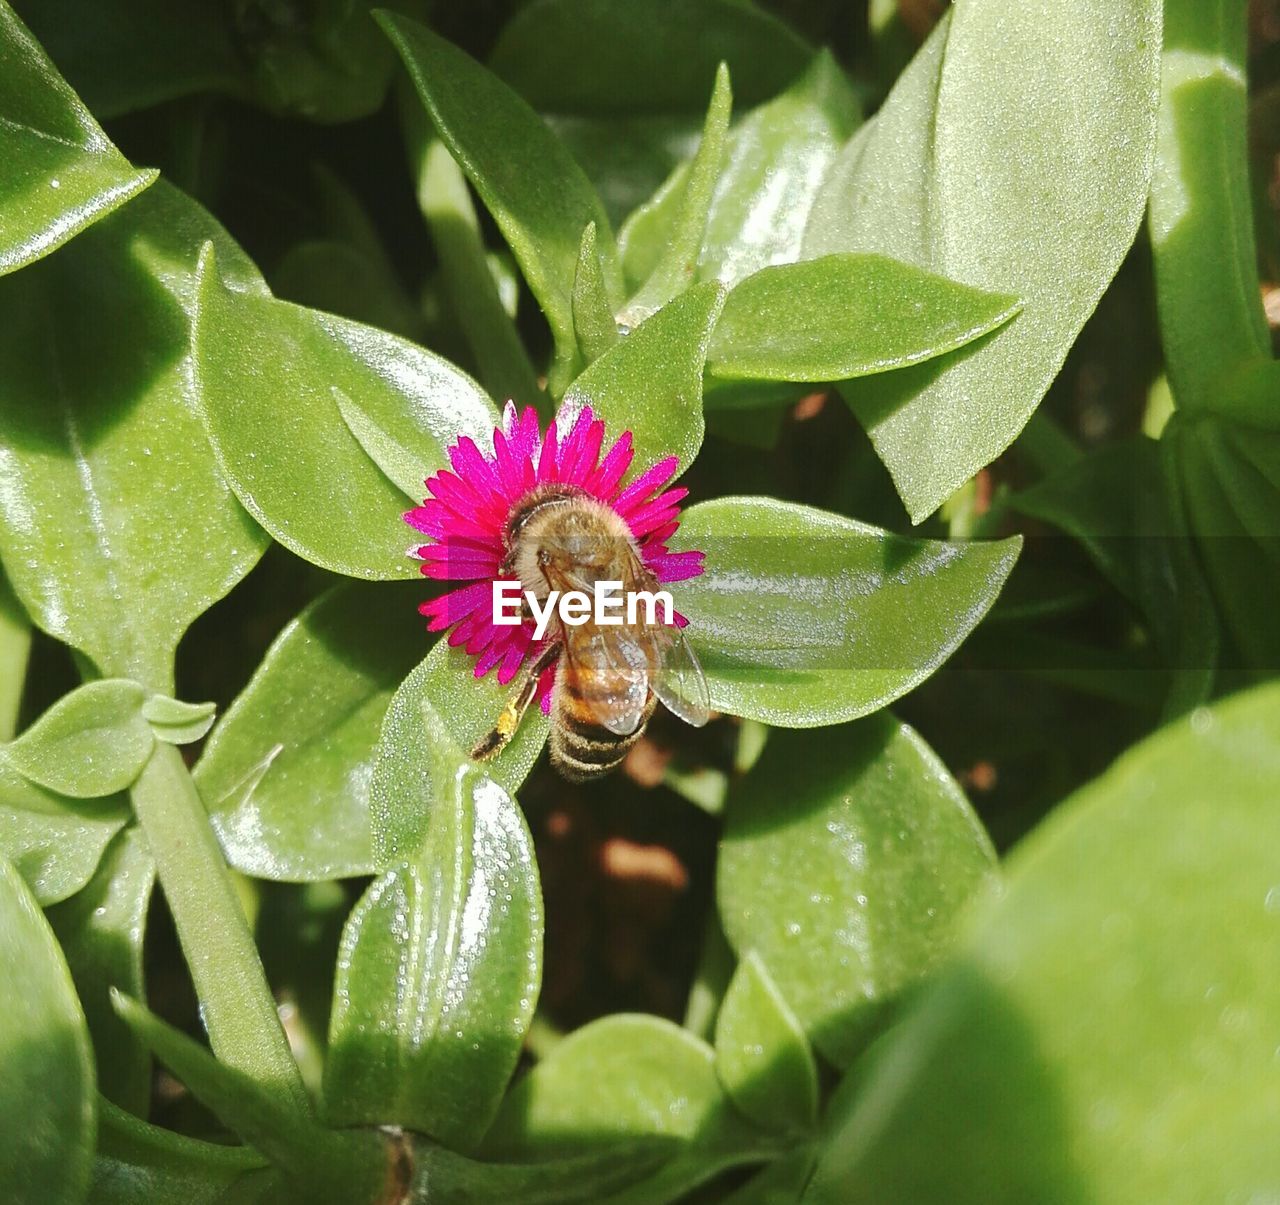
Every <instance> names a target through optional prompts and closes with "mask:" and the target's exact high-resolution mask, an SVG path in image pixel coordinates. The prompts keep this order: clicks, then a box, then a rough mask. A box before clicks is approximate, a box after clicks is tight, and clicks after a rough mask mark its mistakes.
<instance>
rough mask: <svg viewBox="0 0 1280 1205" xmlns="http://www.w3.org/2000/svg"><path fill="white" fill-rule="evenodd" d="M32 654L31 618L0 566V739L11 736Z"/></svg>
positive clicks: (20, 706)
mask: <svg viewBox="0 0 1280 1205" xmlns="http://www.w3.org/2000/svg"><path fill="white" fill-rule="evenodd" d="M30 657H31V620H30V619H28V618H27V613H26V612H25V611H24V610H23V609H22V604H21V603H20V602H18V600H17V599H16V598H15V597H14V595H13V590H12V588H11V587H10V586H9V579H8V578H6V577H5V575H4V567H3V566H0V741H9V740H12V739H13V734H14V732H15V731H16V730H17V727H18V712H19V711H20V710H21V708H22V694H23V690H24V689H25V687H26V681H27V665H28V663H29V661H30Z"/></svg>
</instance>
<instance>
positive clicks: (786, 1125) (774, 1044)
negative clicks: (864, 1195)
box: [716, 950, 818, 1133]
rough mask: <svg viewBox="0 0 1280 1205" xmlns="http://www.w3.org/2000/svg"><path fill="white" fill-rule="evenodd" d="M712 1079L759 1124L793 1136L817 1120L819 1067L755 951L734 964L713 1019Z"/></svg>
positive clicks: (800, 1029)
mask: <svg viewBox="0 0 1280 1205" xmlns="http://www.w3.org/2000/svg"><path fill="white" fill-rule="evenodd" d="M716 1074H717V1075H718V1076H719V1077H720V1082H721V1083H722V1084H723V1085H724V1089H725V1091H726V1092H727V1093H728V1094H729V1097H730V1099H731V1100H732V1101H733V1103H734V1104H735V1105H737V1106H738V1108H739V1109H741V1110H742V1111H743V1113H745V1114H746V1115H747V1116H748V1117H750V1118H751V1119H752V1120H753V1121H754V1122H755V1123H756V1124H757V1125H760V1126H763V1127H764V1128H765V1129H766V1130H773V1131H780V1132H782V1133H791V1132H794V1131H796V1130H801V1131H803V1130H808V1129H811V1128H812V1127H813V1126H814V1124H815V1123H816V1122H817V1120H818V1068H817V1064H816V1063H815V1062H814V1061H813V1052H812V1051H811V1050H810V1049H809V1041H808V1039H807V1038H806V1037H805V1032H804V1029H803V1028H802V1026H801V1025H800V1022H799V1021H798V1020H796V1016H795V1014H794V1013H793V1012H792V1011H791V1008H790V1007H789V1006H788V1004H787V1002H786V1000H785V999H783V996H782V993H781V992H780V991H779V990H778V985H777V984H776V983H775V982H774V981H773V977H772V976H771V975H770V974H769V970H768V968H767V967H766V966H765V964H764V962H763V961H762V960H761V958H760V956H759V955H758V954H757V953H756V952H755V951H754V950H753V951H750V952H749V953H748V954H747V955H746V957H745V958H743V960H742V961H741V962H740V963H739V964H738V969H737V971H736V973H735V974H734V976H733V979H732V980H730V982H729V990H728V992H727V993H726V994H725V998H724V1003H723V1004H722V1005H721V1006H720V1015H719V1017H718V1018H717V1020H716Z"/></svg>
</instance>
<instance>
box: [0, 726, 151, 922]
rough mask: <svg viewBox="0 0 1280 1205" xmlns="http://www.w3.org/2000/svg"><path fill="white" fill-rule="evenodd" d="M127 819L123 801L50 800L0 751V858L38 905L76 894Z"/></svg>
mask: <svg viewBox="0 0 1280 1205" xmlns="http://www.w3.org/2000/svg"><path fill="white" fill-rule="evenodd" d="M128 819H129V806H128V803H127V802H126V801H125V800H124V799H123V798H121V797H119V796H117V797H116V798H114V799H110V800H105V799H95V800H93V801H92V802H91V803H86V802H82V801H81V800H78V799H66V798H64V797H63V796H61V795H55V794H54V793H53V792H52V791H46V790H44V788H43V787H38V786H36V785H35V783H33V782H30V781H28V780H27V779H26V778H24V777H23V776H22V775H21V774H19V773H18V772H17V770H15V769H14V768H13V766H12V765H10V763H9V758H8V756H7V754H6V753H5V751H4V750H3V749H0V857H4V858H7V859H8V860H9V861H10V862H12V863H13V865H14V867H15V868H16V869H17V871H18V873H19V874H21V875H22V877H23V878H24V879H25V880H26V882H27V886H28V887H29V888H30V889H31V891H32V893H33V894H34V895H35V897H36V899H37V900H39V901H40V903H41V904H42V905H46V906H47V905H49V904H56V903H57V902H58V901H59V900H64V899H66V898H67V896H69V895H72V894H74V893H75V892H77V891H79V890H80V889H81V888H82V887H83V886H84V885H85V884H86V883H87V882H88V881H89V880H90V878H92V876H93V872H94V870H95V869H97V866H98V862H99V861H100V860H101V858H102V852H103V850H105V849H106V847H107V844H108V842H110V840H111V838H112V837H114V836H115V835H116V833H118V832H119V831H120V829H122V828H123V827H124V825H125V823H126V821H127V820H128Z"/></svg>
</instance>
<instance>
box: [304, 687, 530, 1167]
mask: <svg viewBox="0 0 1280 1205" xmlns="http://www.w3.org/2000/svg"><path fill="white" fill-rule="evenodd" d="M421 715H422V723H423V735H424V737H425V743H426V745H427V748H426V750H425V751H424V757H425V760H427V761H428V762H429V764H430V770H431V773H432V776H433V782H434V787H435V799H434V801H433V803H432V807H431V814H430V816H429V817H428V818H427V819H428V827H427V833H426V840H425V841H424V843H423V844H422V846H421V849H420V852H419V853H418V855H417V856H416V857H414V858H412V859H411V860H409V861H407V862H405V863H402V864H401V865H399V866H397V867H395V868H394V869H391V870H388V871H386V872H384V873H383V874H382V875H381V876H380V877H379V878H378V879H376V880H375V881H374V883H373V885H372V886H371V887H370V888H369V890H368V891H367V892H366V894H365V896H364V898H363V899H362V900H361V901H360V903H359V904H357V905H356V908H355V910H354V911H353V912H352V914H351V918H350V920H349V921H348V923H347V927H346V930H345V932H344V933H343V938H342V947H341V950H340V951H339V954H338V977H337V982H336V984H335V987H334V1005H333V1018H332V1022H331V1025H330V1033H329V1055H328V1059H327V1061H326V1063H325V1078H324V1097H325V1113H326V1117H327V1119H328V1120H329V1121H330V1122H331V1123H332V1124H335V1125H341V1126H352V1125H378V1124H395V1125H402V1126H405V1127H407V1128H408V1129H411V1130H416V1131H418V1132H420V1133H424V1134H429V1135H430V1136H431V1137H432V1138H435V1139H438V1140H439V1141H441V1142H443V1143H445V1144H446V1145H447V1146H449V1147H450V1148H451V1149H454V1150H467V1149H471V1148H474V1147H475V1146H477V1145H478V1144H479V1142H480V1139H481V1138H482V1137H483V1135H484V1132H485V1130H486V1129H487V1128H488V1125H489V1123H490V1121H491V1120H492V1119H493V1116H494V1113H495V1112H496V1111H497V1108H498V1104H499V1102H500V1101H501V1100H502V1095H503V1092H504V1091H505V1090H506V1086H507V1081H508V1080H509V1079H510V1078H511V1073H512V1071H513V1070H514V1069H515V1065H516V1060H517V1059H518V1058H519V1057H520V1049H521V1047H522V1045H523V1044H524V1034H525V1030H526V1029H527V1028H528V1026H529V1021H530V1019H531V1018H532V1016H533V1010H534V1005H535V1003H536V1002H537V998H538V988H539V985H540V983H541V974H542V895H541V890H540V888H539V885H538V872H537V865H536V863H535V861H534V857H533V842H532V839H531V838H530V836H529V830H528V827H527V826H526V824H525V821H524V816H523V815H522V814H521V812H520V810H519V808H517V807H516V805H515V802H514V800H512V798H511V796H510V795H508V794H507V792H506V791H504V790H503V789H502V788H501V787H500V786H499V785H498V784H497V783H496V782H494V781H493V779H491V778H489V777H488V775H486V774H485V773H484V772H483V771H482V770H480V769H479V768H477V767H476V766H475V765H474V764H472V763H469V762H468V761H467V760H466V759H465V757H464V756H463V754H462V753H461V751H459V750H458V748H457V747H456V746H454V745H453V744H452V742H451V741H450V739H449V735H448V732H447V730H446V728H445V726H444V724H443V723H442V722H441V720H440V717H439V716H438V715H437V714H436V712H435V711H434V709H433V708H432V707H431V704H430V703H429V702H428V701H427V700H425V699H424V700H423V703H422V712H421Z"/></svg>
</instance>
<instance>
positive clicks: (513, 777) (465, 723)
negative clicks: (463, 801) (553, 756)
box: [369, 640, 549, 870]
mask: <svg viewBox="0 0 1280 1205" xmlns="http://www.w3.org/2000/svg"><path fill="white" fill-rule="evenodd" d="M474 668H475V661H474V659H473V658H471V657H468V656H467V654H466V653H465V652H464V651H463V650H462V649H460V648H450V647H449V646H448V644H447V643H446V642H445V641H443V640H440V641H438V642H437V643H436V645H435V647H434V648H433V649H432V650H431V652H430V653H428V654H427V656H426V657H425V658H423V660H422V661H421V662H420V663H419V665H418V666H417V668H416V669H415V670H414V671H413V672H412V673H411V674H410V675H409V676H408V677H407V678H406V679H405V680H404V681H403V682H402V683H401V684H400V687H399V689H398V690H397V691H396V693H395V695H394V696H393V697H392V699H391V705H390V706H389V707H388V708H387V714H386V718H385V719H384V720H383V721H382V731H381V733H380V734H379V737H378V745H377V749H376V750H375V753H374V764H373V782H372V784H371V786H370V788H369V813H370V822H371V824H372V827H373V864H374V867H375V868H376V869H378V870H390V869H392V868H394V867H396V866H398V865H401V864H402V863H404V862H408V861H415V860H416V857H417V851H418V850H419V849H420V848H421V846H422V843H423V841H424V840H425V839H426V836H427V832H428V825H429V824H430V817H431V813H432V810H433V809H434V808H435V807H436V803H437V799H438V787H437V783H436V779H435V775H434V773H433V772H432V767H431V763H430V760H429V759H428V757H427V750H428V748H429V747H430V743H429V741H428V740H427V737H426V729H425V726H424V721H423V718H422V717H423V707H424V705H426V706H429V707H430V708H431V710H432V711H433V712H434V713H435V715H436V718H437V719H438V721H439V722H440V724H441V725H442V726H443V738H442V739H447V740H448V741H449V742H450V743H451V744H453V745H455V746H456V747H457V748H459V749H462V750H470V749H473V748H475V745H476V742H477V741H478V740H479V739H480V738H481V737H482V736H484V735H486V734H487V733H488V732H490V731H491V730H492V728H493V726H494V724H495V723H496V722H497V719H498V716H499V714H500V713H501V711H502V708H503V706H504V705H505V704H506V701H507V698H508V697H509V695H510V694H511V691H512V689H513V687H512V686H500V685H499V684H498V680H497V675H496V674H488V675H486V676H485V677H483V678H476V677H475V675H474V673H473V670H474ZM548 727H549V726H548V723H547V718H546V716H544V715H543V714H542V711H541V709H540V708H538V707H536V706H534V707H530V708H529V711H528V713H527V714H526V715H525V717H524V720H523V722H522V723H521V725H520V729H519V731H518V732H517V733H516V735H515V738H514V739H513V740H512V742H511V744H509V745H508V746H507V747H506V749H505V750H503V752H502V753H501V755H500V756H498V757H497V758H496V759H495V760H493V761H491V762H488V763H487V764H486V765H485V772H486V773H487V774H488V775H489V776H490V777H492V778H493V779H494V780H495V781H496V782H497V783H498V785H499V786H501V787H502V789H503V790H505V791H506V792H507V794H509V795H514V794H515V792H516V791H517V790H518V789H519V787H520V784H521V783H522V782H524V780H525V777H526V776H527V775H528V773H529V770H530V769H531V768H532V766H533V763H534V762H535V761H537V759H538V754H539V753H541V752H542V746H543V745H544V744H545V743H546V740H547V730H548Z"/></svg>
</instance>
